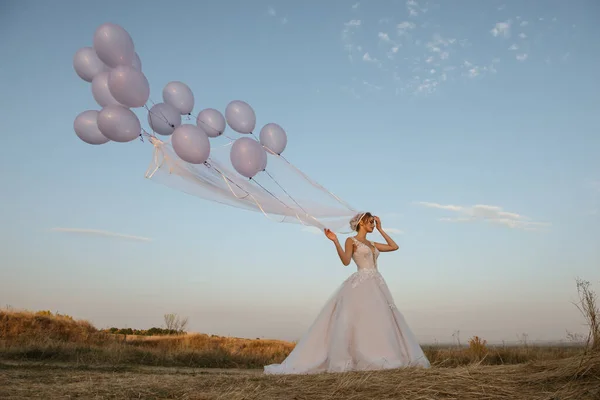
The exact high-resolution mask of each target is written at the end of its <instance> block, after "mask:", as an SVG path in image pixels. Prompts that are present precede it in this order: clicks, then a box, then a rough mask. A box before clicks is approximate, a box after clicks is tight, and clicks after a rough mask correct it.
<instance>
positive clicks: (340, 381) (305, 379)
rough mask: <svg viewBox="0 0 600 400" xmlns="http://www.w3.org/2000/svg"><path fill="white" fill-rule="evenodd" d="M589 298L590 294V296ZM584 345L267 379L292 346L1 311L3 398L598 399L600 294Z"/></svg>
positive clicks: (473, 344) (456, 350) (450, 349)
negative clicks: (116, 330) (426, 365)
mask: <svg viewBox="0 0 600 400" xmlns="http://www.w3.org/2000/svg"><path fill="white" fill-rule="evenodd" d="M583 294H584V295H585V294H586V293H583ZM582 298H583V299H584V300H585V299H587V300H585V301H584V302H582V303H581V304H580V306H581V308H580V309H581V310H582V312H583V314H584V316H585V317H586V320H587V322H588V324H589V326H590V335H589V340H588V342H587V343H586V344H585V345H581V346H531V345H521V346H489V345H487V343H486V342H485V340H483V339H481V338H477V337H474V338H471V340H469V343H468V345H467V346H460V347H459V346H425V347H424V350H425V352H426V354H427V356H428V358H429V359H430V361H431V362H432V365H433V368H431V369H427V370H424V369H400V370H393V371H380V372H360V373H343V374H320V375H311V376H280V377H277V376H265V375H263V374H262V367H263V366H264V365H266V364H271V363H275V362H281V361H282V360H283V359H284V358H285V357H286V356H287V355H288V354H289V352H290V351H291V350H292V349H293V347H294V344H293V343H289V342H282V341H276V340H260V339H241V338H229V337H219V336H210V335H203V334H187V335H179V336H130V335H128V336H125V335H114V334H110V333H107V332H102V331H99V330H98V329H96V328H95V327H94V326H93V325H92V324H90V323H89V322H87V321H77V320H74V319H73V318H71V317H69V316H65V315H56V314H52V313H49V312H37V313H34V312H28V311H14V310H0V398H1V399H30V398H43V399H64V398H86V399H88V398H89V399H133V398H135V399H139V398H143V399H227V400H229V399H231V400H236V399H239V400H241V399H263V400H271V399H295V400H301V399H342V398H344V399H415V400H419V399H490V400H492V399H547V400H559V399H560V400H566V399H573V400H585V399H600V351H599V350H600V341H599V340H598V339H599V338H600V329H599V325H598V318H597V315H598V312H597V311H598V308H597V305H596V303H595V299H596V297H595V294H594V293H593V292H589V291H588V292H587V297H586V296H582Z"/></svg>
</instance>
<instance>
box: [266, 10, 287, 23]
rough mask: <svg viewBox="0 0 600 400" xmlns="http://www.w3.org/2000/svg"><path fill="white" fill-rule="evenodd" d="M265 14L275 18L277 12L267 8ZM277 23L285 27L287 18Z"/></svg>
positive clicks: (280, 19)
mask: <svg viewBox="0 0 600 400" xmlns="http://www.w3.org/2000/svg"><path fill="white" fill-rule="evenodd" d="M267 14H269V16H270V17H273V18H277V11H276V10H275V9H274V8H273V7H269V8H267ZM279 22H281V24H282V25H285V24H287V23H288V19H287V17H283V18H279Z"/></svg>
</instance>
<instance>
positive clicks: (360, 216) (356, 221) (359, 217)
mask: <svg viewBox="0 0 600 400" xmlns="http://www.w3.org/2000/svg"><path fill="white" fill-rule="evenodd" d="M365 214H366V213H364V212H363V213H358V214H356V215H355V216H354V217H352V219H351V220H350V229H352V230H353V231H355V230H356V228H357V227H358V224H360V221H361V220H362V219H363V217H364V216H365Z"/></svg>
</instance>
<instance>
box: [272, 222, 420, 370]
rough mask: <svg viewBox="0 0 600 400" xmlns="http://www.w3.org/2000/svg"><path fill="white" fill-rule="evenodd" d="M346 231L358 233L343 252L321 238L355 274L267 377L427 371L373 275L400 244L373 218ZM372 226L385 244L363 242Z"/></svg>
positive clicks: (331, 236) (383, 285) (403, 323)
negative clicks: (409, 369) (381, 257)
mask: <svg viewBox="0 0 600 400" xmlns="http://www.w3.org/2000/svg"><path fill="white" fill-rule="evenodd" d="M350 227H351V228H352V230H354V231H356V232H357V234H356V236H353V237H349V238H347V239H346V243H345V245H344V247H342V246H341V245H340V242H339V241H338V238H337V236H336V235H335V233H333V232H332V231H330V230H328V229H326V230H325V235H326V236H327V238H329V239H330V240H331V241H333V243H334V244H335V247H336V249H337V252H338V255H339V256H340V260H341V261H342V264H344V265H348V264H350V261H351V260H354V262H355V263H356V265H357V267H358V271H357V272H355V273H353V274H352V275H351V276H350V277H349V278H348V279H347V280H346V281H345V282H344V283H343V284H342V285H341V287H340V288H339V289H338V290H337V291H336V292H335V293H334V295H333V297H332V298H331V299H330V300H329V301H328V302H327V303H326V305H325V307H324V308H323V309H322V311H321V313H320V314H319V316H318V317H317V319H316V320H315V321H314V323H313V325H312V326H311V327H310V329H309V330H308V332H306V334H305V335H304V337H303V338H302V339H301V340H300V341H299V342H298V344H297V345H296V347H295V348H294V350H293V351H292V352H291V353H290V355H289V356H288V357H287V358H286V359H285V360H284V361H283V363H281V364H272V365H267V366H266V367H265V373H266V374H311V373H319V372H345V371H364V370H377V369H391V368H400V367H408V366H420V367H426V368H427V367H429V366H430V365H429V361H428V360H427V357H426V356H425V354H423V350H422V349H421V347H420V346H419V343H418V342H417V339H416V338H415V336H414V335H413V333H412V332H411V330H410V328H409V327H408V324H407V323H406V321H405V320H404V317H403V316H402V314H401V313H400V312H399V311H398V310H397V309H396V305H395V304H394V300H393V299H392V295H391V293H390V291H389V289H388V287H387V285H386V283H385V281H384V280H383V277H382V276H381V274H380V273H379V271H378V270H377V258H378V257H379V253H380V252H388V251H396V250H398V245H397V244H396V243H395V242H394V241H393V240H392V238H390V237H389V236H388V235H387V233H385V231H384V230H383V229H382V228H381V221H380V219H379V218H378V217H374V216H373V215H371V213H360V214H358V215H356V216H355V217H354V218H352V220H351V221H350ZM375 227H377V230H378V231H379V232H380V233H381V235H382V236H383V237H384V238H385V241H386V242H387V243H386V244H382V243H374V242H371V241H368V240H367V234H369V233H371V232H373V230H374V228H375Z"/></svg>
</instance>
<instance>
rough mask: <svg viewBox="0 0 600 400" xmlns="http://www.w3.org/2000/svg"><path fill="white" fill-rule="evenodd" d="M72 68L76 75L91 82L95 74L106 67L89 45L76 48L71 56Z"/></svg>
mask: <svg viewBox="0 0 600 400" xmlns="http://www.w3.org/2000/svg"><path fill="white" fill-rule="evenodd" d="M73 68H75V72H77V75H79V77H80V78H81V79H83V80H84V81H86V82H91V81H92V79H94V77H95V76H96V75H98V74H99V73H100V72H103V71H106V70H107V69H108V67H107V66H106V64H104V63H103V62H102V61H101V60H100V59H99V58H98V56H97V55H96V52H95V51H94V49H93V48H91V47H82V48H80V49H79V50H77V52H76V53H75V55H74V56H73Z"/></svg>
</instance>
